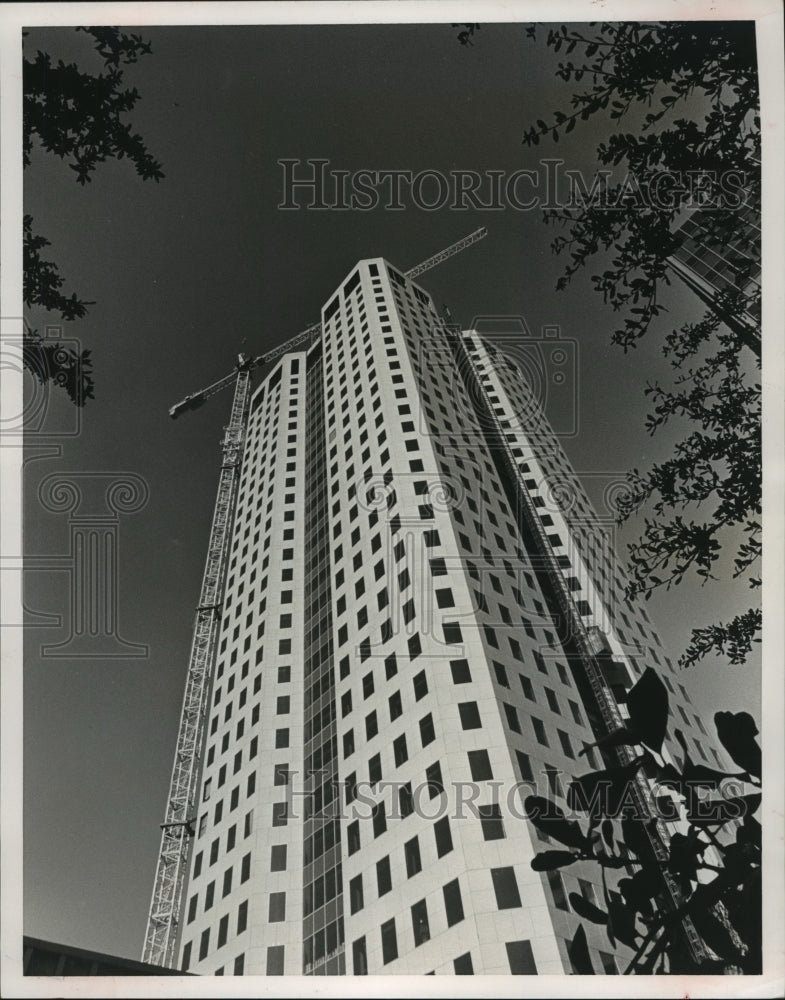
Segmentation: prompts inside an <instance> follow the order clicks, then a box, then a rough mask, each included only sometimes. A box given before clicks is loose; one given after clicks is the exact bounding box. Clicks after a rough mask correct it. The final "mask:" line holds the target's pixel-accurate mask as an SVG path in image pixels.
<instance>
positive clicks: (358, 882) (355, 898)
mask: <svg viewBox="0 0 785 1000" xmlns="http://www.w3.org/2000/svg"><path fill="white" fill-rule="evenodd" d="M363 906H364V902H363V877H362V875H356V876H355V877H354V878H353V879H351V881H350V882H349V912H350V913H357V911H358V910H361V909H362V908H363Z"/></svg>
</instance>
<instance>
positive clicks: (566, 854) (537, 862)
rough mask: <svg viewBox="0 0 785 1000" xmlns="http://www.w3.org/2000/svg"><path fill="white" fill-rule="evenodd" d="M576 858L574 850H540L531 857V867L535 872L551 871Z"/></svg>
mask: <svg viewBox="0 0 785 1000" xmlns="http://www.w3.org/2000/svg"><path fill="white" fill-rule="evenodd" d="M577 860H578V855H577V854H576V853H575V852H574V851H541V852H540V853H539V854H535V856H534V857H533V858H532V869H533V870H534V871H536V872H552V871H556V870H557V869H558V868H564V867H565V865H571V864H572V863H573V862H574V861H577Z"/></svg>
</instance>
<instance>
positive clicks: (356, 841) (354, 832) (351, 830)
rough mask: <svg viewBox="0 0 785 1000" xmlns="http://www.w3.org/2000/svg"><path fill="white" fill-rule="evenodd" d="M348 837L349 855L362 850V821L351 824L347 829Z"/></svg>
mask: <svg viewBox="0 0 785 1000" xmlns="http://www.w3.org/2000/svg"><path fill="white" fill-rule="evenodd" d="M346 837H347V843H348V851H349V854H354V853H355V852H356V851H359V850H360V821H359V820H358V819H356V820H354V822H352V823H350V824H349V825H348V827H347V828H346Z"/></svg>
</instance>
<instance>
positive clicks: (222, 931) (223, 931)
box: [218, 915, 229, 948]
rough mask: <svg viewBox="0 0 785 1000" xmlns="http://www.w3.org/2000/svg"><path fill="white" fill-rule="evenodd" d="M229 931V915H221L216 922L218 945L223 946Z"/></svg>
mask: <svg viewBox="0 0 785 1000" xmlns="http://www.w3.org/2000/svg"><path fill="white" fill-rule="evenodd" d="M228 933H229V917H228V915H226V916H223V917H221V920H220V923H219V924H218V947H219V948H223V946H224V945H225V944H226V938H227V935H228Z"/></svg>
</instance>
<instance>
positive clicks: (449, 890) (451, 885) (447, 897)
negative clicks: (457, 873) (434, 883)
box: [442, 878, 463, 927]
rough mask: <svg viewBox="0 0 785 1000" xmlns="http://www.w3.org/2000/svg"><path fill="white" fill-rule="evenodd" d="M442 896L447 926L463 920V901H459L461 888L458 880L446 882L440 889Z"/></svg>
mask: <svg viewBox="0 0 785 1000" xmlns="http://www.w3.org/2000/svg"><path fill="white" fill-rule="evenodd" d="M442 893H443V894H444V911H445V913H446V914H447V926H448V927H452V926H453V924H457V923H460V921H461V920H463V900H462V899H461V887H460V885H459V884H458V879H457V878H456V879H453V880H452V882H448V883H447V885H446V886H444V888H443V889H442Z"/></svg>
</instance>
